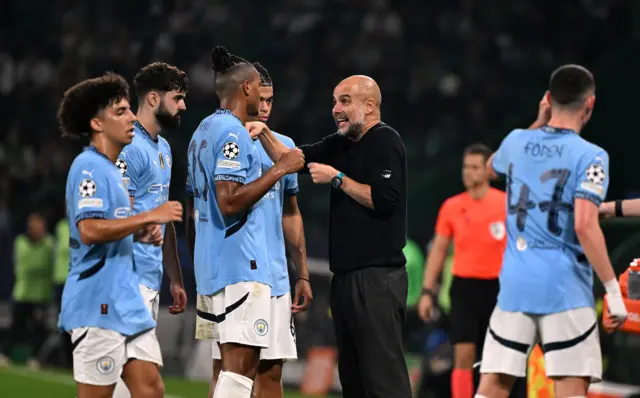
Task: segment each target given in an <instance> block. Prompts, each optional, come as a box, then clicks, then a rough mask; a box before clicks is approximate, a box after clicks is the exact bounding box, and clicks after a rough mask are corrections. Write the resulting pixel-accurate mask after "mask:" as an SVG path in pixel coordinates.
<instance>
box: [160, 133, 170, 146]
mask: <svg viewBox="0 0 640 398" xmlns="http://www.w3.org/2000/svg"><path fill="white" fill-rule="evenodd" d="M158 143H159V144H160V146H161V147H163V148H168V149H171V144H169V141H167V139H166V138H164V137H163V136H161V135H158Z"/></svg>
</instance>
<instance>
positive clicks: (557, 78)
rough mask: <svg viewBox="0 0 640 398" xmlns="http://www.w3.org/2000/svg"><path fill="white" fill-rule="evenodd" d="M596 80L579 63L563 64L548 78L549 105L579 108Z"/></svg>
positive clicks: (593, 88) (594, 86) (594, 87)
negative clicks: (550, 102)
mask: <svg viewBox="0 0 640 398" xmlns="http://www.w3.org/2000/svg"><path fill="white" fill-rule="evenodd" d="M595 89H596V82H595V80H594V78H593V74H591V72H590V71H589V70H588V69H587V68H585V67H583V66H580V65H563V66H561V67H559V68H558V69H556V70H555V71H553V73H552V74H551V79H549V92H550V93H551V101H552V104H551V106H552V107H553V106H554V105H555V106H561V107H567V108H580V107H581V106H582V104H583V103H584V100H585V99H586V96H587V95H589V94H591V93H592V92H594V91H595Z"/></svg>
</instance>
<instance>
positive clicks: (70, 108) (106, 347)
mask: <svg viewBox="0 0 640 398" xmlns="http://www.w3.org/2000/svg"><path fill="white" fill-rule="evenodd" d="M58 121H59V124H60V128H61V130H62V132H63V135H64V136H69V137H72V138H80V137H81V136H83V135H87V134H88V135H90V146H89V147H87V148H86V149H85V150H84V152H82V153H81V154H80V155H78V156H77V157H76V158H75V160H74V161H73V164H72V165H71V168H70V170H69V175H68V177H67V185H66V203H67V214H68V218H69V223H70V226H69V228H70V239H69V246H70V248H71V263H70V268H69V275H68V277H67V281H66V283H65V286H64V292H63V295H62V309H61V313H60V318H59V322H58V326H59V328H60V329H61V330H63V331H66V332H69V333H70V334H71V336H72V342H73V373H74V379H75V380H76V382H77V387H78V398H89V397H91V398H102V397H111V396H112V394H113V391H114V388H115V383H116V381H117V380H118V379H119V378H120V377H122V378H123V379H124V380H125V382H126V383H127V385H128V387H129V390H130V391H131V392H132V394H133V396H134V397H142V396H144V397H158V398H159V397H162V396H163V395H164V386H163V383H162V379H161V378H160V374H159V372H158V367H157V365H156V364H154V363H151V362H147V361H144V360H138V359H136V358H132V357H131V352H132V350H133V347H134V346H135V345H143V346H146V347H153V346H154V345H155V346H157V345H158V342H157V340H156V338H155V334H153V329H154V327H155V326H156V323H155V321H154V320H153V317H152V316H151V312H149V310H148V309H147V307H146V305H145V303H144V300H143V297H142V295H141V294H140V289H139V287H138V276H137V275H136V274H135V272H134V269H133V261H132V258H133V256H132V255H133V244H134V235H133V234H134V233H138V232H139V231H141V230H142V231H146V232H144V233H142V234H137V236H138V239H139V240H141V241H143V242H147V243H155V244H158V243H159V242H160V240H161V237H160V236H157V235H154V234H153V233H152V231H153V226H154V225H155V224H166V223H169V222H172V221H180V220H181V219H182V206H181V205H180V203H178V202H167V203H164V204H163V205H161V206H159V207H157V208H155V209H154V210H151V211H147V212H142V213H140V214H137V215H135V216H131V214H130V213H131V209H130V203H129V198H128V195H127V190H126V188H125V186H124V183H123V180H122V176H121V174H120V171H119V170H118V168H117V167H116V166H115V162H116V159H117V158H118V154H120V151H121V150H122V148H123V147H124V146H125V145H127V144H129V143H131V140H132V139H133V137H134V131H133V130H134V129H133V123H134V121H135V116H134V115H133V113H132V112H131V110H130V106H129V86H128V84H127V82H126V81H125V80H124V79H123V78H122V77H121V76H119V75H116V74H112V73H107V74H106V75H104V76H102V77H98V78H94V79H89V80H85V81H83V82H80V83H78V84H76V85H75V86H73V87H71V88H70V89H69V90H67V91H66V92H65V94H64V98H63V99H62V103H61V104H60V108H59V110H58ZM158 349H159V348H158Z"/></svg>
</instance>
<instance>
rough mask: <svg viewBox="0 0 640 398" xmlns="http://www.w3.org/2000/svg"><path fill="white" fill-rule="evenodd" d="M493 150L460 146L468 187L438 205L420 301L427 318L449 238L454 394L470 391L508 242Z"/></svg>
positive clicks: (455, 397) (458, 397) (464, 397)
mask: <svg viewBox="0 0 640 398" xmlns="http://www.w3.org/2000/svg"><path fill="white" fill-rule="evenodd" d="M491 154H492V151H491V149H489V148H488V147H487V146H485V145H482V144H474V145H471V146H470V147H468V148H467V149H466V150H465V151H464V157H463V169H462V181H463V183H464V186H465V188H466V191H465V192H463V193H461V194H458V195H455V196H453V197H451V198H449V199H447V200H446V201H445V202H444V204H443V205H442V207H441V208H440V212H439V214H438V220H437V222H436V231H435V232H436V233H435V238H434V239H433V245H432V247H431V250H430V252H429V256H428V258H427V261H426V265H425V267H426V269H425V276H424V283H423V292H422V297H421V298H420V302H419V304H418V314H419V315H420V318H422V319H423V320H424V321H425V322H426V321H428V320H429V319H430V317H431V311H432V308H433V305H434V302H435V301H436V288H437V286H436V284H437V281H439V279H440V273H441V272H442V267H443V264H444V260H445V258H446V256H447V250H448V248H449V244H450V243H451V242H452V241H453V248H454V252H453V269H452V273H453V281H452V283H451V291H450V296H451V314H450V324H451V342H452V344H453V347H454V369H453V373H452V375H451V397H452V398H471V397H472V396H473V391H474V387H473V364H474V362H475V360H476V350H477V348H478V347H479V346H481V345H482V343H483V341H484V337H485V333H486V330H487V327H488V325H489V319H490V317H491V313H492V311H493V309H494V307H495V305H496V299H497V297H498V289H499V285H498V275H499V273H500V267H501V265H502V256H503V254H504V249H505V245H506V242H507V240H506V235H507V234H506V228H505V223H504V222H505V219H506V194H505V193H504V192H502V191H500V190H498V189H495V188H492V187H491V186H490V185H489V176H490V175H489V170H488V169H487V167H486V164H487V160H488V159H489V157H490V156H491ZM480 348H481V347H480ZM479 352H481V351H479Z"/></svg>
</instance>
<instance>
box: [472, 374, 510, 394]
mask: <svg viewBox="0 0 640 398" xmlns="http://www.w3.org/2000/svg"><path fill="white" fill-rule="evenodd" d="M515 380H516V378H515V377H514V376H511V375H506V374H500V373H483V374H482V375H481V376H480V386H479V387H478V395H476V396H480V397H482V396H486V397H491V398H508V397H509V393H510V392H511V388H512V387H513V383H514V382H515Z"/></svg>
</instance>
